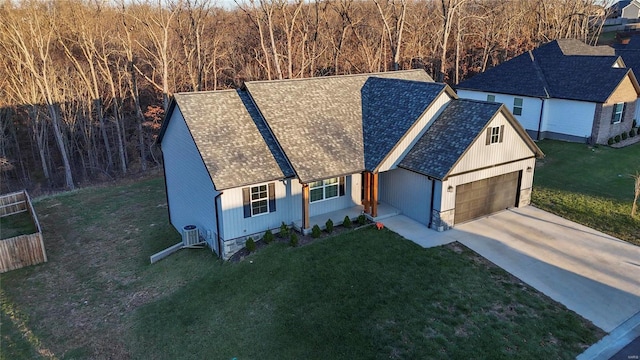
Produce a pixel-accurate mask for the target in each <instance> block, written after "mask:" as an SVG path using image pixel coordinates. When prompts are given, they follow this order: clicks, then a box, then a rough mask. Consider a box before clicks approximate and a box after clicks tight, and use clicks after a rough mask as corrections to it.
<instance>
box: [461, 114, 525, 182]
mask: <svg viewBox="0 0 640 360" xmlns="http://www.w3.org/2000/svg"><path fill="white" fill-rule="evenodd" d="M495 126H498V127H499V126H504V135H503V140H502V142H501V143H495V144H491V145H487V144H486V131H487V130H485V131H484V132H482V133H481V134H480V135H479V136H478V138H477V139H476V141H475V142H474V143H473V144H471V146H470V148H469V149H468V150H467V153H466V154H465V155H464V156H463V157H462V159H460V161H459V162H458V164H456V166H455V167H454V168H453V170H452V171H451V174H459V173H463V172H467V171H471V170H474V169H479V168H484V167H487V166H493V165H496V164H504V163H506V162H509V161H513V160H519V159H523V158H526V157H531V156H534V155H535V154H534V152H533V151H532V150H531V149H530V148H529V147H528V146H527V144H526V143H525V142H524V141H523V139H522V137H520V135H518V133H517V132H516V130H515V128H514V127H513V126H511V123H509V121H508V120H507V119H506V118H505V117H504V115H503V114H502V113H498V114H497V115H496V116H495V118H494V119H493V120H492V121H491V122H490V123H489V127H495Z"/></svg>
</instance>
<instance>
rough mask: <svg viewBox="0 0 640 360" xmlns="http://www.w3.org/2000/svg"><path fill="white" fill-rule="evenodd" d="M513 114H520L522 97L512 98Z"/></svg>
mask: <svg viewBox="0 0 640 360" xmlns="http://www.w3.org/2000/svg"><path fill="white" fill-rule="evenodd" d="M513 115H522V98H514V99H513Z"/></svg>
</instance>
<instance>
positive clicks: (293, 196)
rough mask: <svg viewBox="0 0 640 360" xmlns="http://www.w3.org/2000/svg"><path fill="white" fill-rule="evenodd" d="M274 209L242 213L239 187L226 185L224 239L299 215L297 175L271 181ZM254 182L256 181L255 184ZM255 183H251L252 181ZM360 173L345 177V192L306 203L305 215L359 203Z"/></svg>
mask: <svg viewBox="0 0 640 360" xmlns="http://www.w3.org/2000/svg"><path fill="white" fill-rule="evenodd" d="M274 183H275V191H276V211H275V212H271V213H268V214H263V215H258V216H254V217H248V218H245V217H244V209H243V201H242V200H243V199H242V187H239V188H233V189H227V190H225V191H224V193H223V194H222V196H221V202H222V209H223V216H222V219H223V221H222V225H223V226H224V229H225V231H224V239H225V240H230V239H236V238H241V237H247V236H253V235H255V234H257V233H261V232H264V231H266V230H267V229H277V228H279V227H280V224H282V222H283V221H284V223H285V224H287V225H291V223H293V222H294V221H297V220H300V219H301V218H302V185H301V184H300V182H299V181H298V180H297V179H287V180H284V181H274ZM256 185H258V184H256ZM253 186H255V185H253ZM360 186H361V175H360V174H354V175H351V176H347V177H346V179H345V195H344V196H339V197H337V198H335V199H329V200H324V201H319V202H315V203H311V204H309V216H315V215H320V214H324V213H327V212H331V211H335V210H340V209H344V208H349V207H352V206H355V205H357V204H360V194H361V188H360Z"/></svg>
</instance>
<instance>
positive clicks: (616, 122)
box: [611, 102, 627, 125]
mask: <svg viewBox="0 0 640 360" xmlns="http://www.w3.org/2000/svg"><path fill="white" fill-rule="evenodd" d="M618 105H622V108H620V111H619V112H618V111H617V110H616V108H617V107H618ZM626 105H627V104H625V103H624V102H619V103H615V104H614V105H613V111H612V113H611V120H612V121H611V124H614V125H615V124H620V123H621V122H622V117H623V116H624V108H625V106H626ZM618 113H619V114H620V117H619V118H618ZM614 118H618V120H617V121H613V119H614Z"/></svg>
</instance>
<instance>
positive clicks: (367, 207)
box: [362, 171, 371, 214]
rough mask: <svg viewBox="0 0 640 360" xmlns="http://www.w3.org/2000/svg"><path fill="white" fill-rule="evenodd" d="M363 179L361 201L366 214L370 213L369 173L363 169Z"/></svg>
mask: <svg viewBox="0 0 640 360" xmlns="http://www.w3.org/2000/svg"><path fill="white" fill-rule="evenodd" d="M363 175H364V176H363V179H362V180H363V181H364V200H363V201H362V205H364V212H365V213H367V214H371V173H370V172H368V171H365V172H364V173H363Z"/></svg>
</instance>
